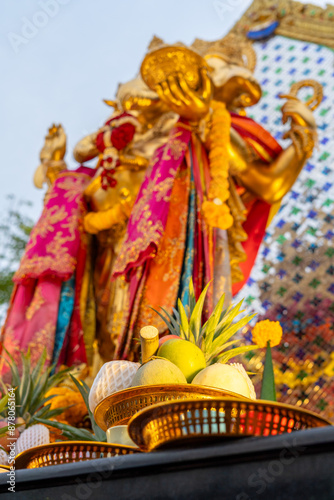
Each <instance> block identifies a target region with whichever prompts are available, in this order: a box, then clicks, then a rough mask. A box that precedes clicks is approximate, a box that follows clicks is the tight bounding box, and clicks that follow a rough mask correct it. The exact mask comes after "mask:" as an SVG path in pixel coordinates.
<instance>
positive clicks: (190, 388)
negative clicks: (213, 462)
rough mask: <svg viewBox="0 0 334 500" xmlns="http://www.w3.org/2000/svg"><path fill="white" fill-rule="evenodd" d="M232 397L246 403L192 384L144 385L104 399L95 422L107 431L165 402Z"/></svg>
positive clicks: (227, 393) (231, 395)
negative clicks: (141, 411)
mask: <svg viewBox="0 0 334 500" xmlns="http://www.w3.org/2000/svg"><path fill="white" fill-rule="evenodd" d="M224 396H227V397H234V398H236V399H241V400H247V399H246V398H244V397H242V396H238V395H237V394H234V393H233V392H230V391H225V390H223V389H215V388H213V387H205V386H199V385H193V384H180V385H179V384H173V385H147V386H140V387H130V388H129V389H124V390H123V391H119V392H116V393H114V394H111V395H110V396H108V397H106V398H105V399H103V400H102V401H101V402H100V403H99V404H98V405H97V407H96V408H95V412H94V418H95V421H96V423H97V424H98V425H99V426H100V427H101V429H103V430H104V431H106V430H107V429H109V428H110V427H113V426H114V425H126V424H127V423H128V422H129V420H130V418H131V417H132V416H133V415H135V414H136V413H138V412H139V411H140V410H142V409H143V408H147V407H148V406H152V405H156V404H157V403H162V402H165V401H175V400H180V399H181V400H186V399H213V398H219V397H224Z"/></svg>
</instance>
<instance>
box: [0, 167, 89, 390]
mask: <svg viewBox="0 0 334 500" xmlns="http://www.w3.org/2000/svg"><path fill="white" fill-rule="evenodd" d="M87 174H88V175H87ZM92 174H94V171H92V170H91V169H87V168H85V167H80V168H79V169H77V170H76V171H73V172H71V171H66V172H64V173H63V174H61V175H60V176H59V177H58V179H57V180H56V181H55V184H54V186H53V187H52V188H51V190H50V192H49V194H48V197H47V201H46V203H45V207H44V210H43V212H42V215H41V217H40V219H39V221H38V222H37V224H36V226H35V227H34V229H33V230H32V232H31V236H30V240H29V242H28V245H27V247H26V251H25V253H24V256H23V258H22V260H21V264H20V268H19V269H18V271H17V273H16V274H15V276H14V281H15V283H16V285H15V288H14V291H13V295H12V299H11V304H10V307H9V311H8V314H7V319H6V322H5V325H4V327H3V331H2V345H3V346H4V347H5V349H7V351H8V352H9V353H10V354H11V355H12V356H13V358H14V359H15V361H16V362H18V364H19V365H20V364H21V363H20V362H19V359H20V351H24V352H26V351H27V350H28V348H30V350H31V358H32V365H34V364H35V363H36V361H37V360H38V358H39V357H40V356H41V354H42V352H43V350H44V348H46V350H47V362H46V363H47V365H49V364H50V362H51V359H52V353H53V347H54V339H55V331H56V325H57V316H58V306H59V298H60V290H61V285H62V282H63V281H65V280H67V279H68V278H69V277H70V276H71V275H72V274H73V272H74V270H75V269H76V266H77V257H78V254H79V251H80V249H81V248H82V244H81V236H80V229H79V228H80V224H81V218H82V216H83V214H84V210H85V205H84V198H83V191H84V189H85V187H86V185H87V184H88V182H89V181H90V179H91V176H92ZM77 317H78V321H79V315H77ZM74 326H75V330H76V331H82V327H81V324H80V325H74ZM72 327H73V326H72ZM76 338H77V344H78V345H77V346H76V350H77V353H79V354H80V355H77V358H78V359H76V356H75V354H74V355H73V356H72V361H73V362H82V361H85V351H84V346H83V338H82V335H77V337H76ZM2 355H3V358H2V361H1V362H0V375H1V378H2V379H3V380H4V381H9V379H10V369H9V366H8V364H7V363H6V362H5V358H6V354H5V352H2Z"/></svg>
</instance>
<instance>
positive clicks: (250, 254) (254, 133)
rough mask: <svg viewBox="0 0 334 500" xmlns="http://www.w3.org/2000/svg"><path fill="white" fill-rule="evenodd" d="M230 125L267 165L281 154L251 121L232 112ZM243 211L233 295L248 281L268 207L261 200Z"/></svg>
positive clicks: (263, 230)
mask: <svg viewBox="0 0 334 500" xmlns="http://www.w3.org/2000/svg"><path fill="white" fill-rule="evenodd" d="M231 125H232V127H233V128H234V129H235V130H236V131H237V132H238V134H239V135H240V136H241V137H242V138H243V139H244V141H245V142H246V143H247V144H248V145H249V146H250V147H251V148H253V149H254V151H255V152H256V153H257V155H258V156H259V157H260V158H261V160H262V161H263V162H265V163H268V165H269V163H271V162H272V161H273V160H274V159H275V158H276V157H277V156H278V155H279V154H280V153H281V152H282V148H281V146H280V145H279V144H278V142H277V141H276V139H274V138H273V137H272V135H271V134H270V133H269V132H268V131H267V130H265V129H264V128H263V127H261V125H259V124H258V123H256V122H255V121H254V120H252V119H251V118H248V117H246V116H239V115H237V114H236V113H231ZM246 210H247V216H246V217H247V218H246V221H245V222H244V223H243V229H244V231H245V232H246V234H247V240H246V241H244V242H242V246H243V249H244V251H245V253H246V255H247V259H246V260H245V261H244V262H241V263H240V264H239V265H240V269H241V271H242V273H243V276H244V278H243V280H242V281H239V282H238V283H234V284H233V285H232V293H233V295H236V294H237V293H238V292H239V291H240V290H241V288H242V287H243V286H244V284H245V283H246V282H247V280H248V278H249V275H250V272H251V270H252V267H253V265H254V262H255V259H256V256H257V254H258V251H259V248H260V245H261V243H262V241H263V238H264V235H265V231H266V227H267V223H268V218H269V215H270V210H271V205H270V204H269V203H267V202H265V201H263V200H258V199H256V200H252V201H251V202H250V203H248V204H247V205H246Z"/></svg>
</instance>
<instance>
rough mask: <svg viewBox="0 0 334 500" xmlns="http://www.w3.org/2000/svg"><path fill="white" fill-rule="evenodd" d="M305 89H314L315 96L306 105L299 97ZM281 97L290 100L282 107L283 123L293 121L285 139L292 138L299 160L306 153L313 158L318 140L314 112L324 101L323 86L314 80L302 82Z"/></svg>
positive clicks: (295, 84)
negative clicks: (300, 91) (300, 92)
mask: <svg viewBox="0 0 334 500" xmlns="http://www.w3.org/2000/svg"><path fill="white" fill-rule="evenodd" d="M303 87H312V88H313V89H314V93H313V96H312V97H311V98H310V99H308V101H306V102H305V103H303V102H302V101H300V100H299V99H298V97H297V94H298V92H299V90H300V89H301V88H303ZM279 97H281V98H286V99H288V101H287V102H286V103H285V104H284V106H283V107H282V113H283V117H282V121H283V123H286V122H287V120H288V118H290V119H291V129H290V130H288V131H287V132H286V133H285V134H284V136H283V139H288V138H290V139H291V140H292V142H293V144H294V146H295V149H296V153H297V156H298V157H299V158H301V157H302V156H303V154H305V153H306V155H307V157H309V156H311V154H312V151H313V148H314V143H315V140H316V122H315V119H314V116H313V113H312V111H313V110H314V109H316V108H317V107H318V106H319V104H320V103H321V101H322V97H323V91H322V86H321V84H320V83H318V82H316V81H314V80H302V81H300V82H296V83H294V84H293V85H292V86H291V89H290V93H289V94H283V95H280V96H279Z"/></svg>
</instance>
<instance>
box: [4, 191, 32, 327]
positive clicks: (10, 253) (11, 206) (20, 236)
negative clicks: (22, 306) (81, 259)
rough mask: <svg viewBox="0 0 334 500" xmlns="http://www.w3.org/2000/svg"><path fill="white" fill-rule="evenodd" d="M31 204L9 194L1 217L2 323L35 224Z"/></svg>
mask: <svg viewBox="0 0 334 500" xmlns="http://www.w3.org/2000/svg"><path fill="white" fill-rule="evenodd" d="M31 206H32V203H31V202H29V201H22V200H17V199H16V198H15V196H14V195H9V196H7V208H6V207H5V208H4V210H3V212H2V217H1V218H0V324H1V323H2V320H3V319H4V314H5V310H6V306H7V304H8V302H9V299H10V296H11V293H12V289H13V282H12V278H13V275H14V273H15V271H16V270H17V268H18V266H19V263H20V259H21V256H22V254H23V251H24V249H25V246H26V244H27V242H28V239H29V234H30V232H31V230H32V228H33V225H34V221H33V219H32V218H31V217H30V216H29V207H31Z"/></svg>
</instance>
